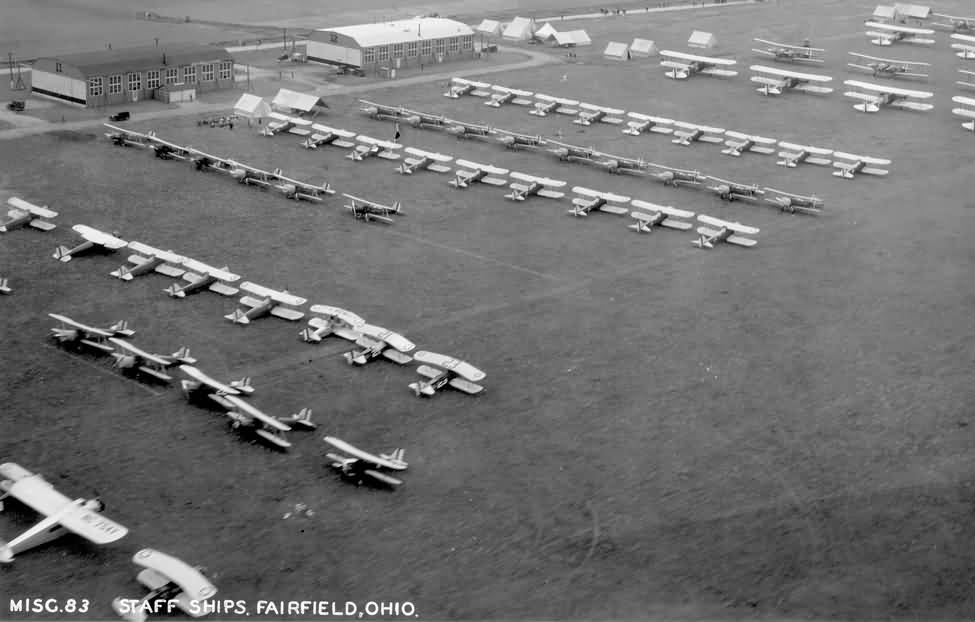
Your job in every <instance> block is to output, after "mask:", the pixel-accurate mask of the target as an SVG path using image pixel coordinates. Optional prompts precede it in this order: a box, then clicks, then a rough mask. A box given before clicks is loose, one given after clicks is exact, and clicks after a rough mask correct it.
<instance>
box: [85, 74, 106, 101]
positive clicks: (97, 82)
mask: <svg viewBox="0 0 975 622" xmlns="http://www.w3.org/2000/svg"><path fill="white" fill-rule="evenodd" d="M104 94H105V88H104V86H103V84H102V79H101V78H88V97H101V96H102V95H104Z"/></svg>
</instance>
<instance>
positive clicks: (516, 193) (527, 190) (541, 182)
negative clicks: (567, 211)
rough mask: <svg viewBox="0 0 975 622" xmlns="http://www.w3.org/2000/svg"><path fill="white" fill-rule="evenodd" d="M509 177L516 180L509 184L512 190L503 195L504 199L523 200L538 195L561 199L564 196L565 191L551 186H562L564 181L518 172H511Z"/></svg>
mask: <svg viewBox="0 0 975 622" xmlns="http://www.w3.org/2000/svg"><path fill="white" fill-rule="evenodd" d="M511 178H512V179H514V180H516V181H514V182H512V183H511V185H510V186H509V188H511V190H512V191H511V192H509V193H508V194H506V195H504V197H505V198H506V199H511V200H512V201H524V200H525V199H527V198H528V197H532V196H540V197H544V198H546V199H561V198H562V197H564V196H565V193H563V192H559V191H557V190H553V188H562V187H564V186H565V182H564V181H559V180H557V179H549V178H548V177H536V176H534V175H526V174H524V173H518V172H514V173H511ZM522 182H524V183H522Z"/></svg>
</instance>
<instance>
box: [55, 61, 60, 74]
mask: <svg viewBox="0 0 975 622" xmlns="http://www.w3.org/2000/svg"><path fill="white" fill-rule="evenodd" d="M54 71H56V72H57V73H61V63H54Z"/></svg>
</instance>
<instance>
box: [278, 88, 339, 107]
mask: <svg viewBox="0 0 975 622" xmlns="http://www.w3.org/2000/svg"><path fill="white" fill-rule="evenodd" d="M271 105H272V106H274V107H276V108H290V109H292V110H299V111H301V112H311V111H312V110H313V109H314V108H315V106H324V107H326V108H328V105H327V104H326V103H325V102H324V101H322V98H321V97H319V96H318V95H312V94H311V93H299V92H298V91H292V90H290V89H280V90H279V91H278V93H277V95H275V96H274V99H273V100H272V101H271Z"/></svg>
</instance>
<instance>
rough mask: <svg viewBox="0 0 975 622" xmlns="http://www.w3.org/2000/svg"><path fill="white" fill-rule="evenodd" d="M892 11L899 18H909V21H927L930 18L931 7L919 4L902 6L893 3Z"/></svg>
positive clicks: (901, 4)
mask: <svg viewBox="0 0 975 622" xmlns="http://www.w3.org/2000/svg"><path fill="white" fill-rule="evenodd" d="M894 11H895V12H896V13H897V15H898V16H900V17H909V18H911V19H927V18H929V17H931V7H929V6H921V5H920V4H903V3H900V2H898V3H895V4H894Z"/></svg>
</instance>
